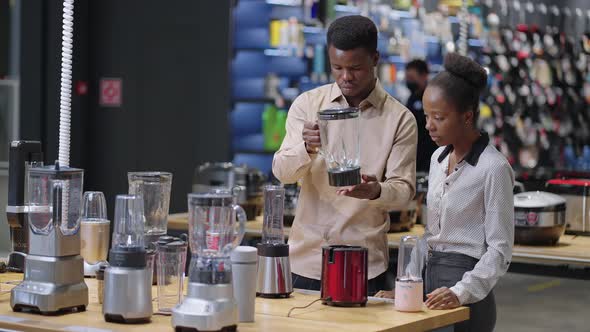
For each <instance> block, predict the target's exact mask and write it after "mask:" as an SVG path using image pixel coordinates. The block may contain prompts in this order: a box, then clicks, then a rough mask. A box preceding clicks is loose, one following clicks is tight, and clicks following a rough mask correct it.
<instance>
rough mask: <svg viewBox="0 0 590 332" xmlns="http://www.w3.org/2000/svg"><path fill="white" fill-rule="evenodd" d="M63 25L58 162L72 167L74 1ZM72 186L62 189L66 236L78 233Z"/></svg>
mask: <svg viewBox="0 0 590 332" xmlns="http://www.w3.org/2000/svg"><path fill="white" fill-rule="evenodd" d="M63 7H64V13H63V21H62V23H63V25H62V37H61V87H60V93H59V150H58V162H59V166H60V167H68V166H70V127H71V124H72V112H71V111H72V58H73V57H72V54H73V53H74V52H73V39H74V0H64V3H63ZM69 196H70V185H69V182H68V181H66V183H65V186H64V188H63V189H62V203H61V209H62V210H61V213H62V221H61V224H60V228H61V231H62V233H63V234H64V235H71V234H73V233H75V232H77V231H78V229H77V227H76V228H74V229H72V228H70V227H71V223H72V222H73V221H71V220H70V216H69V204H70V199H69ZM64 221H65V222H64Z"/></svg>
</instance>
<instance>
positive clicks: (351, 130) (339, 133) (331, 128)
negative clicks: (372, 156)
mask: <svg viewBox="0 0 590 332" xmlns="http://www.w3.org/2000/svg"><path fill="white" fill-rule="evenodd" d="M318 125H319V127H320V138H321V140H322V148H321V150H320V153H321V155H322V156H323V157H324V159H325V160H326V166H327V168H328V178H329V183H330V185H331V186H334V187H343V186H352V185H356V184H359V183H361V166H360V109H358V108H356V107H350V108H341V109H328V110H324V111H320V112H318Z"/></svg>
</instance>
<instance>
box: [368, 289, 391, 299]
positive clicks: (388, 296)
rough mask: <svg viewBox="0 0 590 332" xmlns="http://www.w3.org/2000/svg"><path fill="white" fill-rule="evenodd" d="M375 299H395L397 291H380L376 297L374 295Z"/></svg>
mask: <svg viewBox="0 0 590 332" xmlns="http://www.w3.org/2000/svg"><path fill="white" fill-rule="evenodd" d="M373 296H374V297H381V298H384V299H394V298H395V290H380V291H378V292H377V293H375V295H373Z"/></svg>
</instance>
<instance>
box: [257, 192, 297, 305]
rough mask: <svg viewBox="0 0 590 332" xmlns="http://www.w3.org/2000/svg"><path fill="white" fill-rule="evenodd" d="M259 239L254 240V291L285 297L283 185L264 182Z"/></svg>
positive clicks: (287, 283) (288, 284)
mask: <svg viewBox="0 0 590 332" xmlns="http://www.w3.org/2000/svg"><path fill="white" fill-rule="evenodd" d="M263 195H264V222H263V224H262V242H261V243H259V244H258V246H257V249H258V274H257V277H258V278H257V282H256V294H257V295H259V296H261V297H270V298H276V297H279V298H280V297H289V295H290V294H291V293H292V292H293V283H292V278H291V263H290V261H289V245H288V244H285V235H284V233H283V214H284V208H285V188H283V186H266V187H264V189H263Z"/></svg>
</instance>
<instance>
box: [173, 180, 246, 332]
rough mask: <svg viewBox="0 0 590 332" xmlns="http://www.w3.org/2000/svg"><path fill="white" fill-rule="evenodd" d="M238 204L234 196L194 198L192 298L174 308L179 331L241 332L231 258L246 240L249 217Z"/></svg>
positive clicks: (190, 202) (190, 199) (190, 197)
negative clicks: (246, 223)
mask: <svg viewBox="0 0 590 332" xmlns="http://www.w3.org/2000/svg"><path fill="white" fill-rule="evenodd" d="M233 201H234V197H233V195H232V194H231V193H230V192H229V191H219V190H218V191H215V192H209V193H203V194H189V195H188V208H189V219H188V222H189V242H190V248H191V254H192V260H191V264H190V269H189V284H188V293H187V296H186V297H185V298H184V300H183V301H182V303H181V304H180V305H177V306H176V307H174V308H173V309H172V327H174V328H175V329H176V331H187V330H193V331H235V330H236V328H237V323H238V308H237V303H236V301H235V299H234V295H233V285H232V273H231V260H230V253H231V251H232V250H233V249H234V248H235V247H236V246H238V245H239V244H240V242H241V241H242V238H243V236H244V231H245V222H246V213H245V212H244V210H243V209H242V207H240V206H239V205H236V204H234V203H233ZM236 217H237V220H238V223H236Z"/></svg>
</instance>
